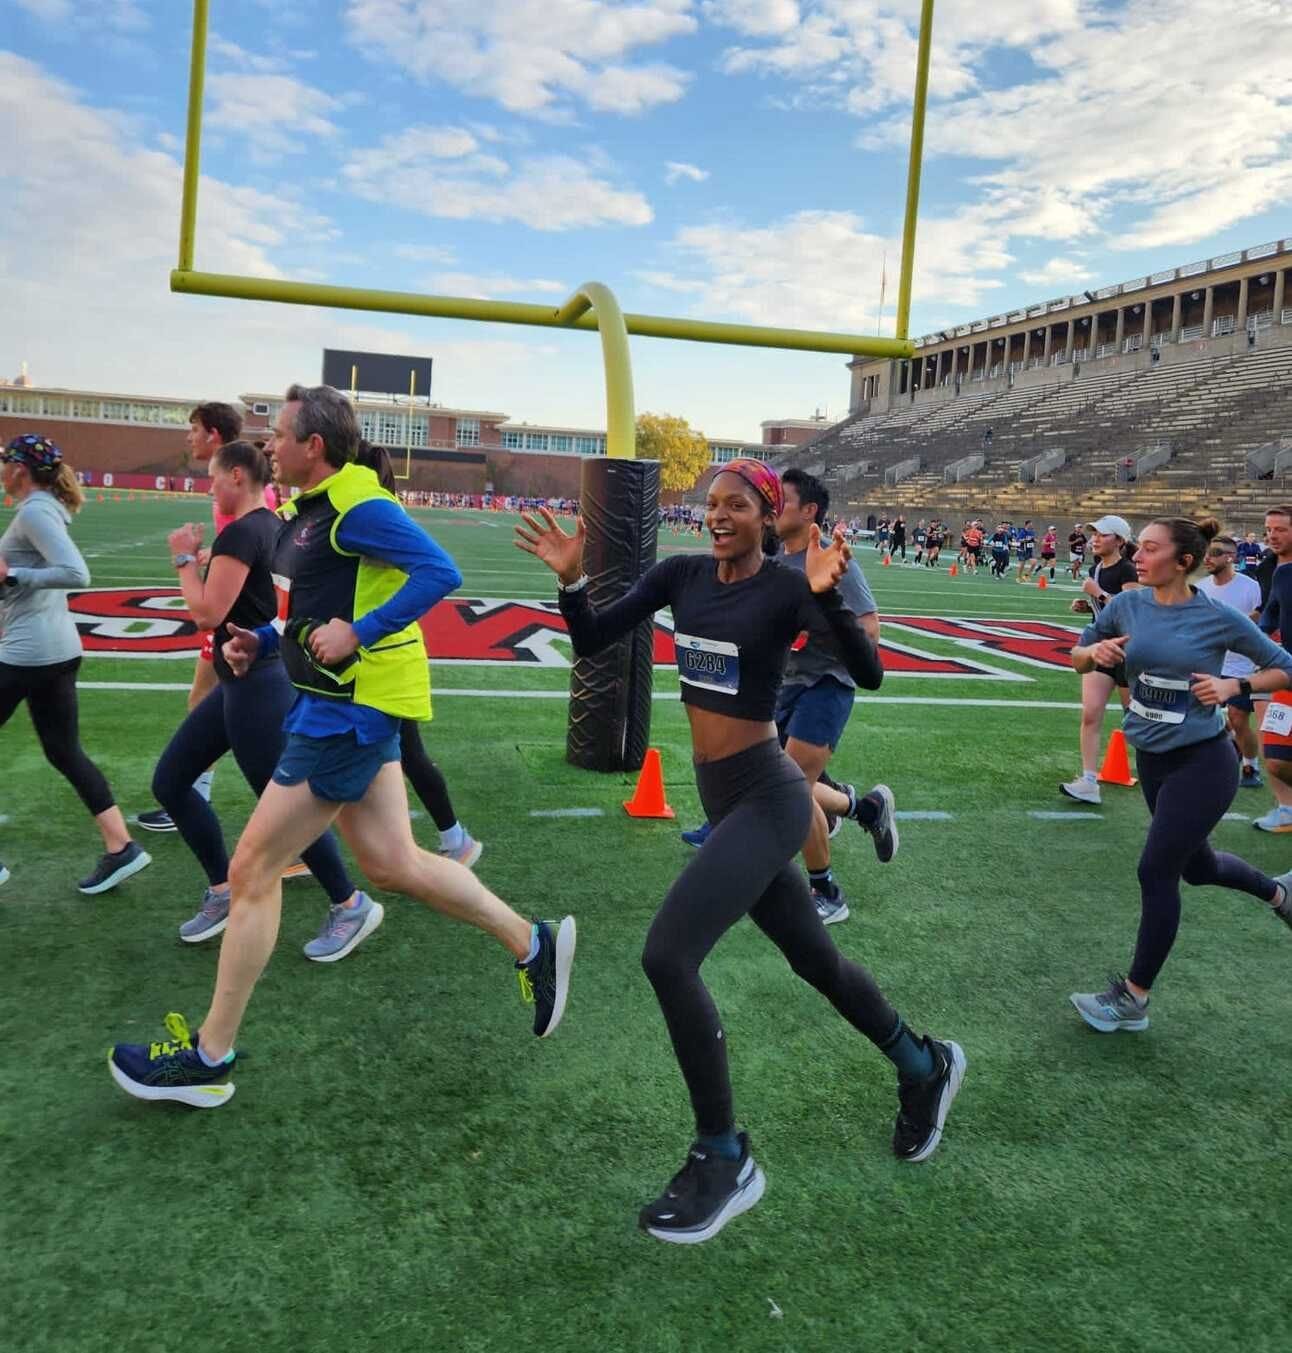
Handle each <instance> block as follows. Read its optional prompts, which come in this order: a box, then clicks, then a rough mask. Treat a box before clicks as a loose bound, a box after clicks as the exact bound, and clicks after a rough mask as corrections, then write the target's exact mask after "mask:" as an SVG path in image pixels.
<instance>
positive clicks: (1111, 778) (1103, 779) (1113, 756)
mask: <svg viewBox="0 0 1292 1353" xmlns="http://www.w3.org/2000/svg"><path fill="white" fill-rule="evenodd" d="M1099 782H1100V783H1101V784H1105V785H1125V786H1126V787H1127V788H1130V787H1131V786H1132V785H1136V784H1138V783H1139V781H1138V780H1136V778H1135V777H1134V776H1133V775H1132V774H1131V772H1130V760H1129V758H1128V757H1127V755H1126V734H1125V733H1123V732H1122V730H1121V729H1120V728H1115V729H1113V735H1112V737H1110V738H1109V739H1108V750H1107V751H1106V752H1105V753H1104V764H1103V768H1102V769H1101V770H1100V772H1099Z"/></svg>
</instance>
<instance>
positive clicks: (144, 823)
mask: <svg viewBox="0 0 1292 1353" xmlns="http://www.w3.org/2000/svg"><path fill="white" fill-rule="evenodd" d="M135 821H136V822H137V823H138V824H139V825H140V826H141V827H142V828H143V829H144V831H146V832H177V831H179V828H178V827H177V826H176V825H175V820H174V819H173V818H172V817H171V815H170V814H169V813H168V812H167V811H166V810H165V809H164V808H154V809H153V810H152V811H151V812H148V813H140V814H139V815H138V816H137V817H136V818H135Z"/></svg>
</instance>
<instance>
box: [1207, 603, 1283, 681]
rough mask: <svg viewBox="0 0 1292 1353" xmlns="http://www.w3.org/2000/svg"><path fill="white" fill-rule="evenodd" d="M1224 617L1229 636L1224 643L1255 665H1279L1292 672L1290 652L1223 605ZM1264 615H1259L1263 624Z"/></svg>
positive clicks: (1240, 614)
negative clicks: (1227, 624) (1227, 622)
mask: <svg viewBox="0 0 1292 1353" xmlns="http://www.w3.org/2000/svg"><path fill="white" fill-rule="evenodd" d="M1221 609H1222V610H1223V611H1224V613H1225V619H1226V620H1228V621H1229V636H1228V638H1227V640H1226V643H1227V644H1228V646H1229V647H1230V648H1232V649H1233V651H1234V652H1235V653H1241V654H1242V655H1243V657H1245V658H1250V659H1251V660H1252V661H1253V662H1254V663H1255V664H1256V665H1257V667H1260V668H1265V667H1281V668H1282V669H1283V670H1284V671H1285V672H1292V654H1290V653H1288V651H1287V650H1286V649H1285V648H1283V647H1281V646H1280V645H1279V644H1276V643H1275V642H1274V640H1273V639H1271V638H1270V637H1269V635H1267V634H1262V633H1261V632H1260V630H1259V629H1257V628H1256V626H1255V625H1254V624H1253V623H1252V622H1251V621H1250V620H1248V618H1247V617H1246V616H1245V615H1243V614H1242V612H1241V611H1235V610H1232V609H1231V608H1230V607H1228V606H1225V607H1222V608H1221ZM1264 622H1265V617H1264V616H1261V623H1262V624H1264Z"/></svg>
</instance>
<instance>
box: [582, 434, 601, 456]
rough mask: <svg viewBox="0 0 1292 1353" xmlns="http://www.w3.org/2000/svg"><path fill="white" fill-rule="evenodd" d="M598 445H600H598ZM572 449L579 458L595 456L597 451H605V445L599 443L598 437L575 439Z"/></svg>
mask: <svg viewBox="0 0 1292 1353" xmlns="http://www.w3.org/2000/svg"><path fill="white" fill-rule="evenodd" d="M598 443H601V444H600V445H598ZM574 449H575V450H576V451H577V452H578V453H579V455H581V456H595V455H596V454H597V452H598V451H603V450H605V444H604V443H602V442H601V438H600V437H576V438H575V439H574Z"/></svg>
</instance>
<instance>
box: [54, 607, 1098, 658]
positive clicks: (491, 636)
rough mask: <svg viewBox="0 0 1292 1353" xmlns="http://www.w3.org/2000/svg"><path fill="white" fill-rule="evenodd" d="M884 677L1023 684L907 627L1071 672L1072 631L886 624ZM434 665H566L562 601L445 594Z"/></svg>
mask: <svg viewBox="0 0 1292 1353" xmlns="http://www.w3.org/2000/svg"><path fill="white" fill-rule="evenodd" d="M68 609H69V610H70V611H71V614H72V617H73V619H74V620H75V622H76V627H77V630H78V631H79V632H80V635H81V643H82V646H83V647H84V649H85V652H86V653H87V654H89V655H102V656H111V657H114V658H168V657H169V658H184V657H195V656H196V655H197V653H198V651H199V649H200V648H201V646H202V636H201V634H200V632H199V631H198V629H197V627H196V626H195V625H194V624H193V621H192V620H191V618H190V617H189V615H188V612H187V611H186V610H185V609H184V603H183V598H182V597H181V596H180V593H179V591H178V590H177V589H176V588H159V587H149V588H143V587H140V588H124V589H123V588H116V589H104V590H102V591H88V592H71V593H69V594H68ZM881 620H882V623H883V625H884V627H885V631H886V632H885V635H884V638H883V639H882V640H881V641H880V656H881V658H882V659H883V663H884V670H885V672H887V673H889V674H890V675H892V676H905V677H952V678H956V677H958V678H962V679H964V678H970V679H977V680H993V681H1026V680H1027V679H1028V678H1027V677H1024V676H1021V675H1020V674H1019V673H1017V672H1014V671H1011V670H1009V669H1008V668H1004V667H995V666H988V665H986V664H984V663H981V662H974V661H972V660H970V659H968V658H959V657H946V656H944V655H942V654H938V653H929V652H925V651H922V650H921V649H919V648H915V647H912V646H911V645H909V644H905V643H899V642H898V641H897V640H896V639H895V638H893V637H892V631H893V630H905V631H908V632H914V633H917V634H928V635H933V636H936V637H937V638H939V639H947V640H950V641H951V642H953V643H956V644H960V645H963V646H964V647H968V648H973V649H976V650H977V651H978V652H980V653H993V654H999V655H1001V656H1004V657H1008V658H1012V659H1013V660H1014V661H1016V662H1022V663H1026V664H1028V665H1031V666H1037V667H1046V668H1051V669H1056V668H1057V669H1061V670H1067V669H1068V668H1069V666H1070V663H1069V660H1068V652H1069V650H1070V649H1071V647H1072V644H1073V643H1074V642H1075V639H1076V634H1075V632H1074V631H1073V630H1071V629H1067V628H1064V627H1063V626H1060V625H1051V624H1047V623H1045V622H1044V621H1032V620H1009V621H996V620H946V619H942V618H937V617H930V616H912V615H896V616H883V617H881ZM421 627H422V635H423V638H424V640H425V643H426V652H427V656H428V657H429V658H430V659H431V661H432V662H433V663H442V664H455V663H458V664H463V665H466V664H472V665H493V664H505V663H525V664H531V665H533V666H536V667H569V665H570V655H569V639H568V636H567V634H566V629H565V621H564V620H563V619H562V618H561V613H560V610H559V608H558V607H557V604H556V602H555V601H506V600H498V601H493V600H488V599H477V598H470V597H447V598H446V599H445V600H444V601H442V602H440V603H439V605H437V606H436V607H435V608H434V609H433V610H431V611H430V612H429V613H428V614H427V615H425V616H423V617H422V621H421ZM654 661H655V666H657V667H661V668H671V667H673V666H674V664H675V656H674V649H673V632H672V629H671V627H670V626H669V624H668V623H667V622H666V621H664V620H662V619H659V618H656V621H655V651H654Z"/></svg>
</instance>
